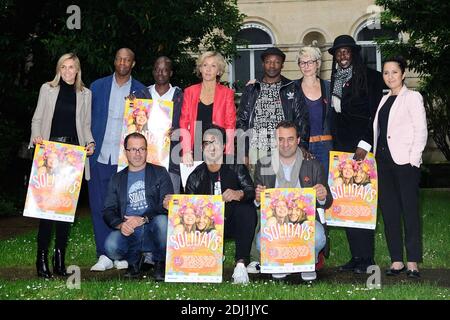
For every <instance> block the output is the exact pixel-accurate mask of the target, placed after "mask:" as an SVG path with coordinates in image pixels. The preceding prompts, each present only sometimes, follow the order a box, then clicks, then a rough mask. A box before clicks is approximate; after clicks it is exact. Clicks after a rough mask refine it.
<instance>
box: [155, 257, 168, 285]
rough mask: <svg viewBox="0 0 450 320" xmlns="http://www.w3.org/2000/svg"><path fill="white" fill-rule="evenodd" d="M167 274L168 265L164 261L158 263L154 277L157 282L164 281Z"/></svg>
mask: <svg viewBox="0 0 450 320" xmlns="http://www.w3.org/2000/svg"><path fill="white" fill-rule="evenodd" d="M165 274H166V263H165V262H164V261H156V263H155V271H154V273H153V277H154V278H155V280H156V281H164V278H165Z"/></svg>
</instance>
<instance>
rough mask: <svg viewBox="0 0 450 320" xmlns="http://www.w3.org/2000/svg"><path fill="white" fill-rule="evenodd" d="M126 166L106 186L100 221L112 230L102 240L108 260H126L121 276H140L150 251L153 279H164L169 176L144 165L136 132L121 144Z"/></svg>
mask: <svg viewBox="0 0 450 320" xmlns="http://www.w3.org/2000/svg"><path fill="white" fill-rule="evenodd" d="M124 147H125V152H126V157H127V160H128V167H127V168H125V169H123V170H122V171H120V172H118V173H116V174H114V175H113V176H112V177H111V180H110V182H109V186H108V192H107V195H106V199H105V206H104V209H103V219H104V220H105V222H106V223H107V224H108V225H109V226H110V227H111V228H114V229H117V230H116V231H112V232H111V233H110V234H109V236H108V237H107V238H106V240H105V250H106V253H107V255H108V257H109V258H110V259H112V260H122V259H126V260H127V262H128V270H127V272H126V273H125V277H129V278H137V277H139V276H140V273H141V270H140V268H141V265H142V262H143V256H142V253H143V252H152V255H153V260H154V261H155V271H154V277H155V280H157V281H163V280H164V270H165V263H164V261H165V258H166V239H167V210H166V209H164V208H163V199H164V197H165V195H167V194H172V193H173V187H172V182H171V180H170V176H169V173H168V172H167V170H166V169H165V168H164V167H160V166H157V165H153V164H150V163H147V139H146V138H145V137H144V136H143V135H142V134H140V133H137V132H135V133H131V134H129V135H128V136H127V137H126V138H125V141H124Z"/></svg>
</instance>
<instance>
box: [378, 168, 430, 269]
mask: <svg viewBox="0 0 450 320" xmlns="http://www.w3.org/2000/svg"><path fill="white" fill-rule="evenodd" d="M419 182H420V169H419V168H417V167H413V166H411V165H410V164H405V165H397V164H395V163H383V162H380V163H378V185H379V194H378V203H379V205H380V209H381V213H382V215H383V220H384V232H385V235H386V242H387V246H388V249H389V254H390V255H391V261H392V262H395V261H403V234H402V224H403V227H404V231H405V234H404V242H405V245H406V255H407V261H408V262H422V239H421V231H420V228H421V226H420V217H419ZM402 218H403V223H402Z"/></svg>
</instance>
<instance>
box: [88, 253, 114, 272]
mask: <svg viewBox="0 0 450 320" xmlns="http://www.w3.org/2000/svg"><path fill="white" fill-rule="evenodd" d="M113 266H114V264H113V262H112V260H111V259H110V258H108V257H107V256H105V255H103V254H102V255H101V256H100V258H98V261H97V263H96V264H94V265H93V266H92V267H91V271H105V270H108V269H112V267H113Z"/></svg>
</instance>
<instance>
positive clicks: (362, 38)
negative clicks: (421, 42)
mask: <svg viewBox="0 0 450 320" xmlns="http://www.w3.org/2000/svg"><path fill="white" fill-rule="evenodd" d="M382 36H384V37H385V36H389V37H390V38H391V39H396V38H397V36H396V35H395V34H393V33H391V32H389V31H386V30H384V29H381V28H375V27H373V28H371V26H370V25H369V24H368V23H367V22H365V23H363V24H362V25H361V26H360V27H359V28H358V29H357V30H356V32H355V39H356V43H357V44H359V45H360V46H361V56H362V59H363V62H364V63H365V64H366V65H367V66H368V67H369V68H372V69H374V70H378V71H381V64H382V61H381V52H380V48H379V47H378V45H377V44H376V42H375V41H374V39H375V38H378V37H382Z"/></svg>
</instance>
